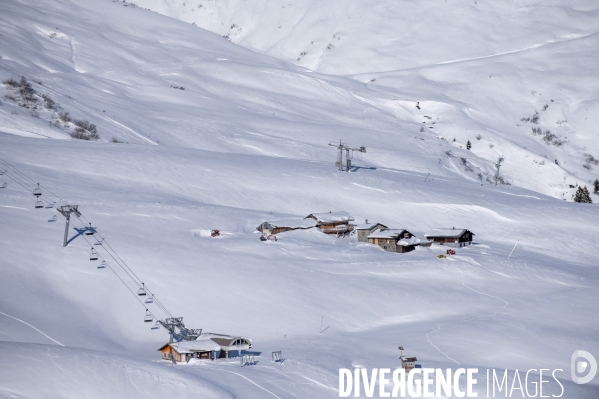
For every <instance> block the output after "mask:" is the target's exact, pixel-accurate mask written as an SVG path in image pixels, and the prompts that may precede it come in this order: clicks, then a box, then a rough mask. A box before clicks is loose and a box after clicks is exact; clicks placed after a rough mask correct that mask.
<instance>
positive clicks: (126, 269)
mask: <svg viewBox="0 0 599 399" xmlns="http://www.w3.org/2000/svg"><path fill="white" fill-rule="evenodd" d="M0 162H2V163H3V164H4V165H6V166H8V167H9V168H10V169H11V173H10V174H9V173H5V175H6V176H8V177H9V178H10V179H11V180H13V181H14V182H15V183H17V184H18V185H19V186H21V187H23V188H24V189H25V190H27V191H26V192H23V191H21V190H19V189H17V188H15V187H11V188H12V189H13V190H15V191H17V192H18V193H20V194H23V195H24V196H25V197H26V198H29V200H30V201H33V202H34V203H35V202H36V201H37V200H36V199H34V198H30V197H29V193H30V191H32V190H30V189H29V188H28V187H27V182H26V181H24V179H27V180H29V181H31V183H33V184H36V185H37V184H38V183H37V182H35V181H34V180H33V179H31V178H29V177H28V176H27V175H25V174H24V173H22V172H20V171H19V170H18V169H17V168H15V167H13V166H12V165H10V164H9V163H8V162H6V161H4V160H3V159H2V158H0ZM7 172H8V170H7ZM13 173H14V174H18V176H14V175H13ZM21 176H22V177H21ZM40 186H41V185H40ZM44 191H45V192H47V193H50V194H51V195H52V196H54V197H56V198H57V199H59V200H61V201H63V199H62V198H61V197H59V196H58V195H56V194H54V193H53V192H52V191H50V190H48V189H46V188H44ZM41 197H42V198H39V197H37V198H38V200H39V199H41V201H42V202H46V203H47V204H51V203H52V202H51V201H50V200H46V199H45V198H44V197H43V196H41ZM44 209H45V210H46V211H48V212H50V213H52V214H53V212H51V211H50V209H49V208H45V207H44ZM53 209H54V208H53ZM53 215H54V216H56V215H55V214H53ZM82 216H83V215H82ZM61 217H62V218H63V219H64V216H63V215H61ZM83 218H84V219H85V220H86V221H87V218H85V216H83ZM78 219H79V218H78ZM79 221H80V222H81V223H82V225H83V228H87V226H85V224H84V223H83V221H82V220H80V219H79ZM87 222H88V223H89V221H87ZM95 234H98V236H100V238H102V240H103V242H105V241H106V239H105V238H104V237H103V236H102V235H100V234H99V233H97V232H96V233H95ZM82 237H83V239H84V240H85V241H86V242H87V243H88V244H89V245H90V246H91V248H92V249H93V245H91V242H89V240H87V238H86V237H85V235H82ZM106 245H107V246H108V247H109V248H110V250H111V251H112V252H114V254H115V255H116V256H117V257H118V259H119V260H120V261H121V262H122V263H123V264H124V266H125V267H123V265H121V263H120V262H119V260H117V258H115V257H114V255H113V254H112V253H111V252H110V251H108V250H107V249H106V252H107V253H108V255H110V257H112V259H113V260H114V261H115V262H116V263H117V265H119V267H121V269H122V270H123V271H124V272H125V274H127V276H128V277H129V278H130V279H131V280H132V281H133V283H135V284H136V285H137V286H138V287H140V286H141V285H140V284H139V283H138V281H139V282H141V279H140V278H139V277H138V276H137V275H136V274H135V273H134V272H133V270H132V269H131V268H130V267H129V265H127V264H126V262H125V261H124V260H123V259H122V258H121V257H120V255H119V254H118V253H117V252H116V251H115V250H114V249H113V248H112V247H111V246H110V244H109V243H107V242H106ZM98 257H99V258H100V259H102V261H105V259H104V257H103V256H102V255H100V254H99V253H98ZM106 266H108V268H109V269H110V270H111V271H112V272H113V273H114V274H115V275H116V276H117V277H118V279H119V280H120V281H121V282H122V283H123V284H124V285H125V286H126V287H127V289H128V290H129V291H130V292H131V293H132V294H133V295H134V296H135V297H136V299H137V300H138V302H139V303H140V304H141V305H142V306H144V308H145V307H146V304H144V302H143V301H141V300H140V299H139V297H138V296H137V295H136V294H135V293H134V292H133V291H132V290H131V288H130V287H129V286H128V285H127V283H126V282H125V281H124V280H123V279H122V277H121V276H120V275H119V274H118V273H117V272H116V271H115V270H114V269H113V268H112V266H110V264H108V263H107V262H106ZM131 275H133V276H134V277H132V276H131ZM142 284H143V283H142ZM144 286H145V285H144ZM145 290H146V291H147V292H148V293H149V294H150V295H152V297H153V299H154V303H155V304H156V306H157V307H158V308H159V309H160V310H162V311H163V312H164V313H165V314H166V315H168V316H169V317H173V316H172V314H171V313H170V312H169V311H168V310H167V308H166V307H165V306H164V305H163V304H162V303H161V302H160V301H159V300H158V298H156V296H155V295H154V294H153V293H152V292H151V291H150V290H149V289H148V288H147V286H145ZM152 316H154V315H153V314H152ZM154 317H155V316H154ZM155 318H156V317H155Z"/></svg>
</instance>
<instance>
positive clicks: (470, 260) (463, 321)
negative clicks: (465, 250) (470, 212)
mask: <svg viewBox="0 0 599 399" xmlns="http://www.w3.org/2000/svg"><path fill="white" fill-rule="evenodd" d="M460 258H462V257H460ZM462 259H464V260H466V261H469V262H472V263H475V264H478V263H477V262H476V261H474V260H473V259H471V258H462ZM457 268H458V271H459V272H460V275H461V283H462V285H463V286H464V287H466V288H467V289H469V290H470V291H473V292H475V293H477V294H479V295H484V296H488V297H489V298H493V299H497V300H500V301H501V302H503V303H504V305H503V307H502V308H501V309H500V310H498V311H496V312H495V313H493V314H492V315H491V316H490V317H495V316H497V314H499V313H500V312H503V311H504V310H505V308H506V307H507V306H508V305H509V302H508V301H506V300H504V299H502V298H500V297H498V296H494V295H490V294H485V293H484V292H481V291H477V290H475V289H474V288H472V287H469V286H467V285H466V283H464V272H463V271H462V269H460V266H459V265H457ZM483 317H488V316H478V317H471V318H468V319H463V320H456V321H450V322H447V323H439V324H437V327H436V328H435V329H434V330H433V331H430V332H428V333H427V334H426V339H427V341H428V343H429V344H431V346H432V347H434V348H435V349H437V350H438V351H439V353H441V354H442V355H444V356H445V357H446V358H448V359H449V360H451V361H452V362H455V363H456V364H458V365H459V364H460V362H458V361H457V360H455V359H453V358H452V357H450V356H449V355H448V354H447V353H445V352H443V351H442V350H441V349H440V348H439V347H438V346H437V345H435V344H433V341H431V339H430V337H429V335H430V334H434V333H436V332H438V331H440V330H441V326H444V325H449V324H454V323H465V322H468V321H473V320H478V319H481V318H483Z"/></svg>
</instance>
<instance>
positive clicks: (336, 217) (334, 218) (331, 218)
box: [304, 211, 354, 223]
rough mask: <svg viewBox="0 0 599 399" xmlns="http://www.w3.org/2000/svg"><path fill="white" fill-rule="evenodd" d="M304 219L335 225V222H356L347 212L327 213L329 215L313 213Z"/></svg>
mask: <svg viewBox="0 0 599 399" xmlns="http://www.w3.org/2000/svg"><path fill="white" fill-rule="evenodd" d="M304 219H314V220H316V221H317V222H319V223H335V222H350V221H352V220H354V218H353V217H351V215H350V214H349V213H347V212H344V211H338V212H327V213H311V214H309V215H308V216H306V217H305V218H304Z"/></svg>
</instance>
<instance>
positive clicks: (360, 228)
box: [355, 220, 388, 242]
mask: <svg viewBox="0 0 599 399" xmlns="http://www.w3.org/2000/svg"><path fill="white" fill-rule="evenodd" d="M387 228H388V227H387V226H385V225H384V224H382V223H368V220H366V223H364V224H359V225H357V226H355V230H356V233H357V235H358V242H368V236H369V235H371V234H372V233H374V231H375V230H377V229H387Z"/></svg>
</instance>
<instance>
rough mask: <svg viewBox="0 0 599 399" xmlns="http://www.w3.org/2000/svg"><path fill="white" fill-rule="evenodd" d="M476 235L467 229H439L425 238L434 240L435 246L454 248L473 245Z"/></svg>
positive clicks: (427, 234)
mask: <svg viewBox="0 0 599 399" xmlns="http://www.w3.org/2000/svg"><path fill="white" fill-rule="evenodd" d="M473 236H474V233H472V232H471V231H470V230H467V229H456V228H455V227H452V228H439V229H432V230H431V231H430V232H429V233H426V234H425V235H424V237H426V238H427V239H429V240H432V241H433V242H434V243H435V244H440V245H449V246H452V247H465V246H466V245H470V244H472V237H473Z"/></svg>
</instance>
